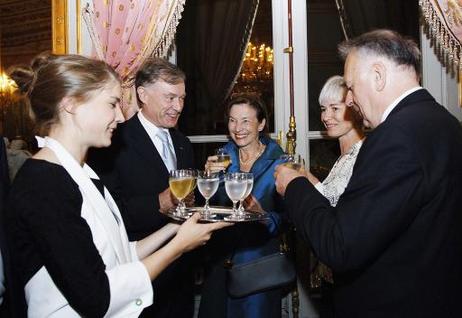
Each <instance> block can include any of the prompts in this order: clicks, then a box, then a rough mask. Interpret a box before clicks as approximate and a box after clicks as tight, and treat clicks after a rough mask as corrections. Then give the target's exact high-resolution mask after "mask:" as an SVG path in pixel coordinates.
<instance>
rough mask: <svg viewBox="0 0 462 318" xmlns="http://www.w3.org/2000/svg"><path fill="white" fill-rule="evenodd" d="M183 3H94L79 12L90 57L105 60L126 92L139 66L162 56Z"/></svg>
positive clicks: (162, 0)
mask: <svg viewBox="0 0 462 318" xmlns="http://www.w3.org/2000/svg"><path fill="white" fill-rule="evenodd" d="M185 1H186V0H137V1H135V0H98V1H93V5H92V6H90V5H88V6H87V7H86V8H85V9H84V11H83V17H84V20H85V22H86V24H87V27H88V30H89V33H90V37H91V39H92V42H93V48H94V54H95V56H96V57H97V58H99V59H101V60H104V61H106V62H107V63H108V64H110V65H111V66H112V67H114V69H115V70H116V71H117V72H118V73H119V74H120V76H121V78H122V80H123V87H124V88H125V89H126V91H125V92H124V97H125V104H130V102H132V100H130V98H127V96H126V95H127V94H126V93H127V90H128V89H130V88H131V87H132V85H133V79H134V76H135V74H136V71H137V69H138V67H139V66H140V64H141V63H142V62H143V61H144V60H145V59H146V58H147V57H149V56H161V57H164V56H165V55H166V54H167V51H168V49H169V47H170V45H171V43H172V41H173V39H174V36H175V31H176V27H177V25H178V23H179V20H180V18H181V12H182V11H183V7H184V3H185Z"/></svg>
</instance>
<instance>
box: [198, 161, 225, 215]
mask: <svg viewBox="0 0 462 318" xmlns="http://www.w3.org/2000/svg"><path fill="white" fill-rule="evenodd" d="M219 184H220V178H219V177H218V173H213V172H210V171H207V170H206V171H199V172H198V175H197V188H198V189H199V192H200V193H201V194H202V196H203V197H204V199H205V205H204V210H203V212H202V213H201V214H202V218H203V219H205V220H207V219H210V218H212V217H214V215H210V207H209V200H210V198H211V197H213V195H214V194H215V192H217V189H218V185H219Z"/></svg>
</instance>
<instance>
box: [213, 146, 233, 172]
mask: <svg viewBox="0 0 462 318" xmlns="http://www.w3.org/2000/svg"><path fill="white" fill-rule="evenodd" d="M215 155H216V156H217V161H216V162H222V163H223V165H224V166H225V169H226V168H227V167H228V166H229V165H230V163H231V156H230V155H229V153H228V152H227V151H226V149H224V148H218V149H217V150H216V151H215Z"/></svg>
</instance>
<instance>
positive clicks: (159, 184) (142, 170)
mask: <svg viewBox="0 0 462 318" xmlns="http://www.w3.org/2000/svg"><path fill="white" fill-rule="evenodd" d="M169 131H170V136H171V138H172V142H173V146H174V148H175V154H176V158H177V168H178V169H182V168H193V167H194V155H193V150H192V146H191V143H190V141H189V139H188V138H187V137H185V136H184V135H183V134H181V133H180V132H179V131H178V130H176V129H170V130H169ZM87 162H88V163H89V165H90V166H91V167H92V168H93V169H95V171H96V172H97V174H98V175H99V176H100V178H101V180H102V181H103V183H104V184H105V185H106V187H107V188H108V190H109V191H110V193H111V194H112V196H113V197H114V199H115V201H116V202H117V205H118V206H119V208H120V212H121V214H122V217H123V220H124V223H125V227H126V229H127V233H128V237H129V239H130V240H131V241H135V240H140V239H142V238H144V237H146V236H148V235H149V234H151V233H153V232H154V231H156V230H158V229H160V228H161V227H162V226H164V225H165V224H167V223H168V222H169V221H171V219H169V218H168V217H166V216H164V215H163V214H162V213H160V212H159V199H158V196H159V193H161V192H163V191H164V190H165V189H167V188H168V186H169V184H168V178H169V174H168V170H167V168H166V167H165V165H164V163H163V161H162V158H161V156H160V155H159V153H158V151H157V149H156V147H155V145H154V144H153V142H152V141H151V139H150V138H149V135H148V133H147V132H146V130H145V129H144V127H143V126H142V125H141V122H140V120H139V119H138V116H137V115H135V116H133V117H132V118H130V119H129V120H127V121H126V122H124V123H123V124H121V125H119V127H118V128H117V130H116V133H115V135H114V136H113V138H112V144H111V146H110V147H109V148H102V149H93V150H92V151H91V152H90V154H89V158H88V160H87ZM190 257H191V256H190V255H185V256H183V257H181V258H180V259H178V260H177V261H176V262H174V263H173V264H171V265H170V266H169V267H167V269H165V270H164V271H163V272H162V273H161V274H160V275H159V276H158V277H157V278H156V280H155V281H154V283H153V286H154V305H153V306H151V307H149V309H145V311H143V315H144V316H146V317H148V316H155V317H191V316H192V312H193V310H194V304H193V286H194V285H193V283H194V281H193V268H192V266H191V265H190V263H191V260H190ZM143 315H142V316H143ZM144 316H143V317H144Z"/></svg>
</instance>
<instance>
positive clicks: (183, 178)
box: [168, 170, 196, 216]
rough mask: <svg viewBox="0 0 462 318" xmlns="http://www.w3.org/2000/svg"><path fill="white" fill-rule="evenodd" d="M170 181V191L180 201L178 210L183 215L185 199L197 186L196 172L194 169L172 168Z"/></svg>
mask: <svg viewBox="0 0 462 318" xmlns="http://www.w3.org/2000/svg"><path fill="white" fill-rule="evenodd" d="M168 183H169V185H170V191H171V192H172V193H173V195H174V196H175V198H177V199H178V201H180V202H179V203H178V206H177V210H176V212H177V214H179V215H182V216H183V215H184V211H185V204H184V202H183V200H184V198H186V197H187V196H188V194H189V193H191V191H192V190H193V189H194V187H195V186H196V179H195V176H194V173H193V171H192V170H172V171H170V178H169V180H168Z"/></svg>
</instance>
